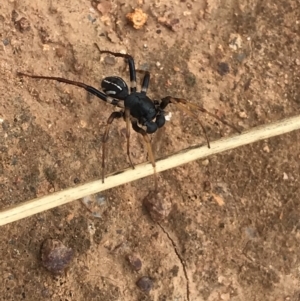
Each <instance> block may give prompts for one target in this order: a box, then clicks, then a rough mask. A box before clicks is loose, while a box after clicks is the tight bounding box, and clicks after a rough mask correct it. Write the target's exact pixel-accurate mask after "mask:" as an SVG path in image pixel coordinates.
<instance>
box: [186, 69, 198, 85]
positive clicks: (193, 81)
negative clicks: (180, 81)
mask: <svg viewBox="0 0 300 301" xmlns="http://www.w3.org/2000/svg"><path fill="white" fill-rule="evenodd" d="M184 81H185V83H186V84H187V85H188V86H189V87H193V86H194V85H195V84H196V76H195V75H194V74H193V73H192V72H188V73H187V74H186V76H185V78H184Z"/></svg>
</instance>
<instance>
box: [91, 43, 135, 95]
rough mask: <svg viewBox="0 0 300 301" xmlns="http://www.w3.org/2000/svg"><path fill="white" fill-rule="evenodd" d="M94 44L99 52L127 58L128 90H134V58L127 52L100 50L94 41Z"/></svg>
mask: <svg viewBox="0 0 300 301" xmlns="http://www.w3.org/2000/svg"><path fill="white" fill-rule="evenodd" d="M94 45H95V46H96V47H97V49H98V50H99V52H100V53H108V54H111V55H113V56H115V57H123V58H125V59H127V60H128V65H129V76H130V92H131V93H133V92H136V71H135V65H134V59H133V57H132V56H131V55H129V54H123V53H119V52H112V51H109V50H101V49H100V47H99V46H98V45H97V44H96V43H94Z"/></svg>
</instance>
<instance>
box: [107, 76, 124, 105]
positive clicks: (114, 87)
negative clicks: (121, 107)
mask: <svg viewBox="0 0 300 301" xmlns="http://www.w3.org/2000/svg"><path fill="white" fill-rule="evenodd" d="M101 87H102V89H103V91H104V92H105V94H107V95H109V96H111V97H114V98H118V99H125V98H126V97H127V96H128V86H127V84H126V83H125V81H124V80H123V79H122V78H121V77H117V76H110V77H105V78H104V79H103V80H102V82H101Z"/></svg>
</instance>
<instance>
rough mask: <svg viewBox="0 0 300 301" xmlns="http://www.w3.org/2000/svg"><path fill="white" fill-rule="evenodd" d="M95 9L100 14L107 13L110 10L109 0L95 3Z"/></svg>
mask: <svg viewBox="0 0 300 301" xmlns="http://www.w3.org/2000/svg"><path fill="white" fill-rule="evenodd" d="M97 10H98V11H99V12H100V13H101V14H102V15H107V14H108V13H109V12H110V10H111V1H101V2H100V3H99V4H98V5H97Z"/></svg>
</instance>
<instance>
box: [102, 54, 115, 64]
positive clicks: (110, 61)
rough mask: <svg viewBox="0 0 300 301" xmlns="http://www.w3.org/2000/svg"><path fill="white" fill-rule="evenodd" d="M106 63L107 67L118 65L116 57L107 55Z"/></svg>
mask: <svg viewBox="0 0 300 301" xmlns="http://www.w3.org/2000/svg"><path fill="white" fill-rule="evenodd" d="M104 62H105V64H107V65H111V66H113V65H115V64H116V58H115V57H114V56H111V55H107V56H106V57H105V58H104Z"/></svg>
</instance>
